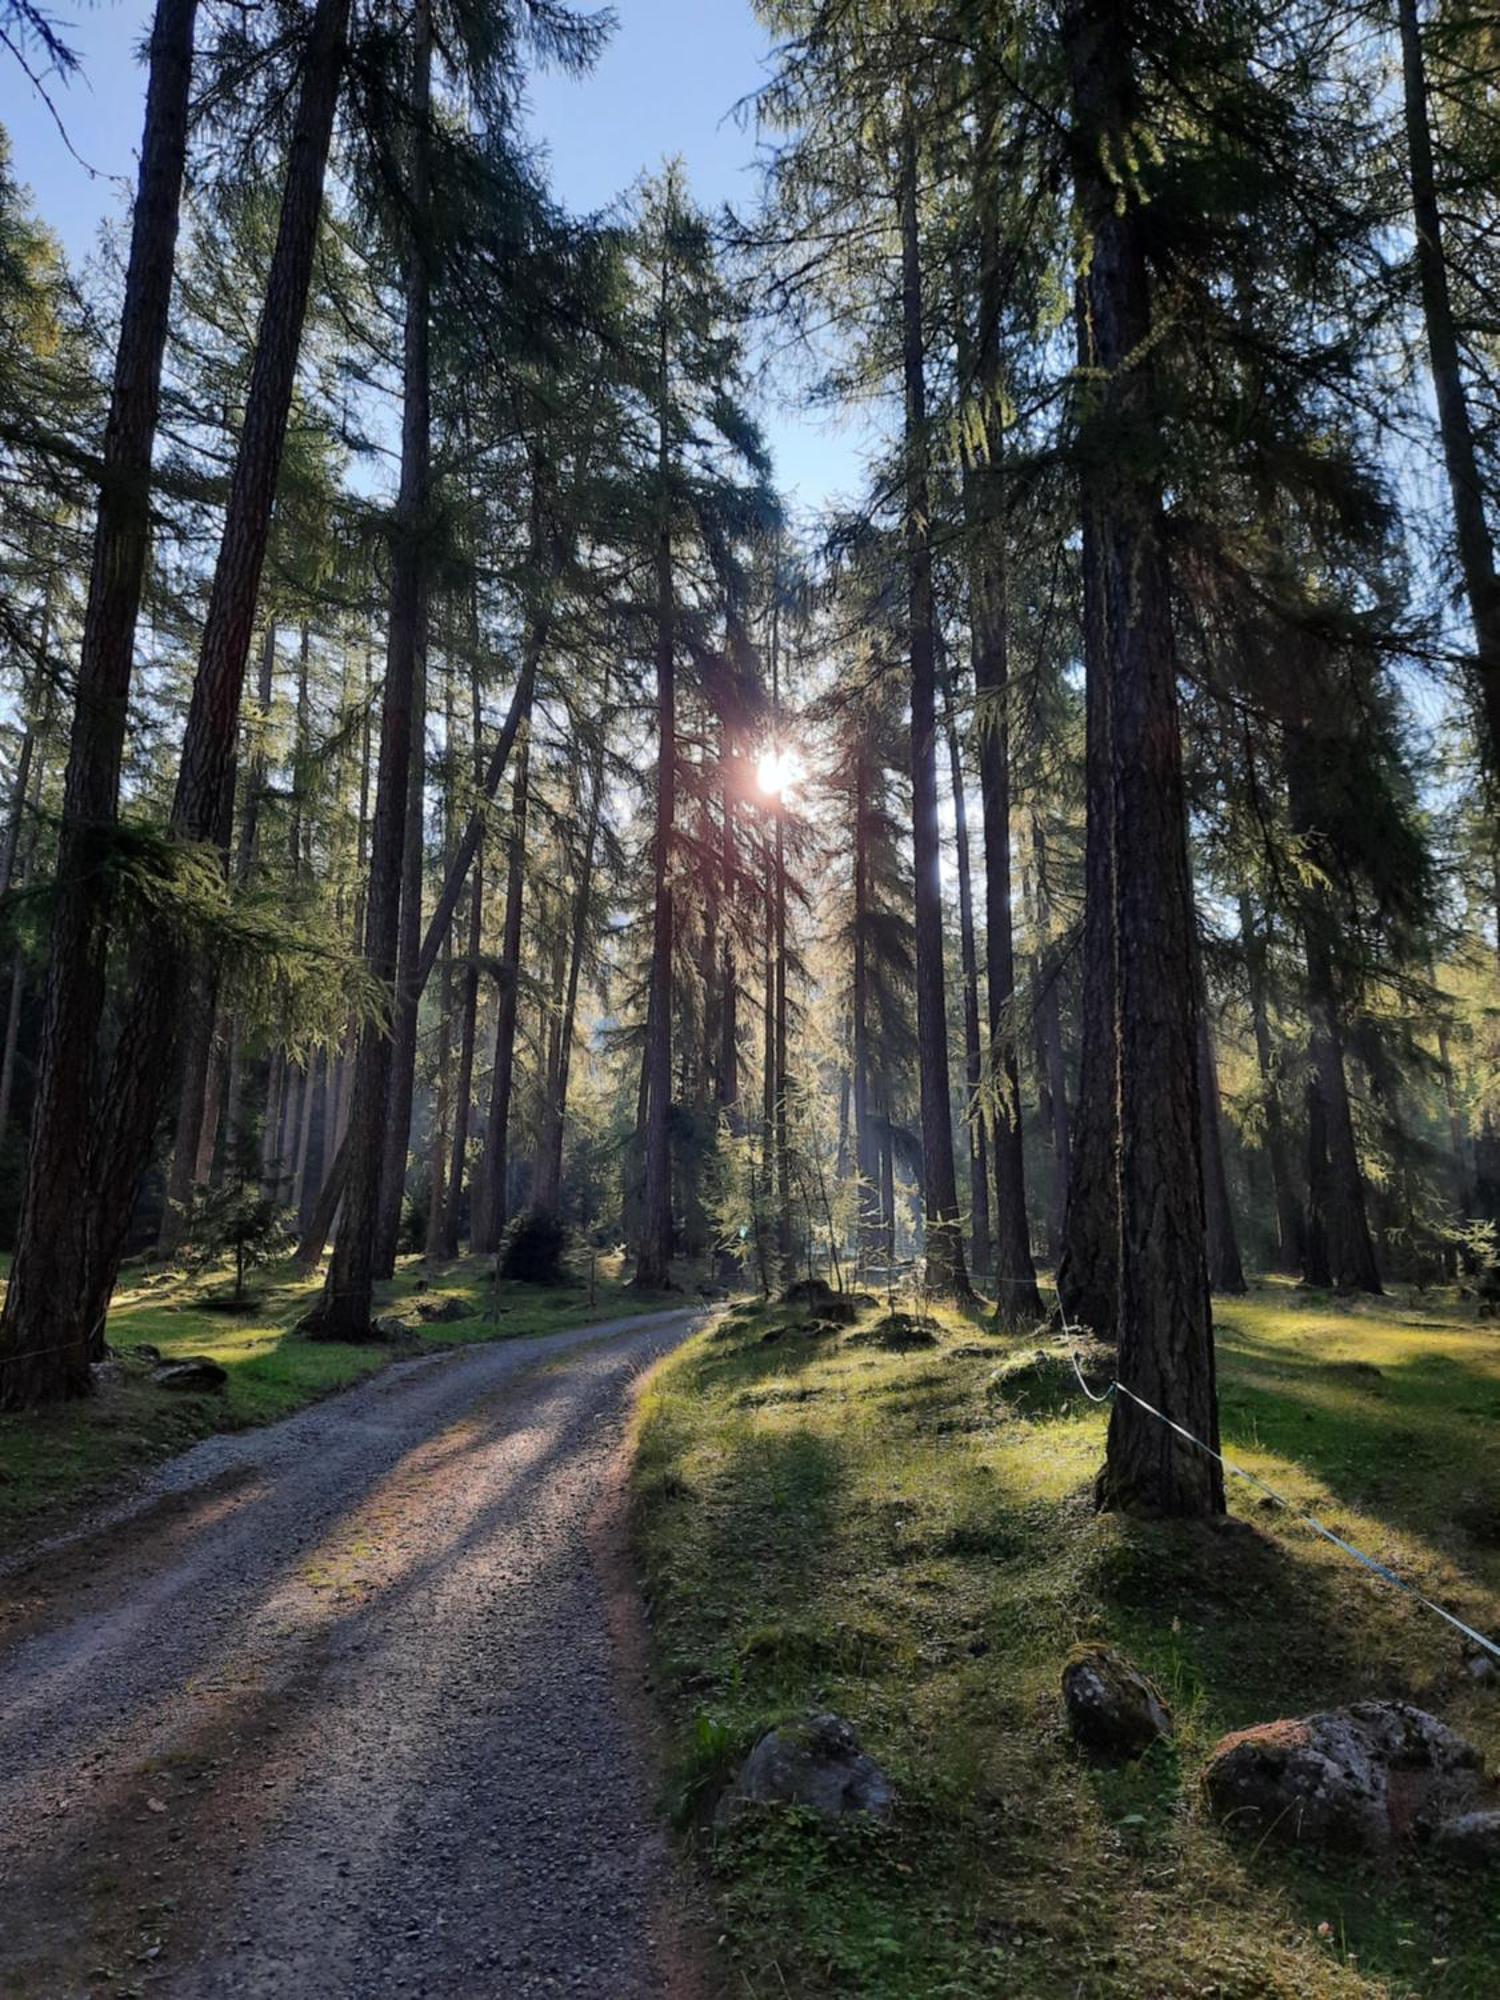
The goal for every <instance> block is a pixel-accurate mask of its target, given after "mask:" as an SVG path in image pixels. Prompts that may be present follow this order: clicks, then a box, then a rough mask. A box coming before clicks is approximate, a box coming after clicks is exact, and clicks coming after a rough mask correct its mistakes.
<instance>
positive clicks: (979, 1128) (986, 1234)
mask: <svg viewBox="0 0 1500 2000" xmlns="http://www.w3.org/2000/svg"><path fill="white" fill-rule="evenodd" d="M948 693H949V699H948V702H947V711H948V712H947V718H946V720H947V736H948V770H949V774H950V777H951V779H952V784H953V845H954V851H955V854H956V856H957V859H958V932H959V958H960V963H961V964H962V966H963V978H964V993H963V1001H964V1123H965V1127H966V1129H967V1131H968V1135H969V1242H970V1251H969V1263H970V1268H971V1269H972V1270H973V1271H974V1272H975V1274H976V1275H978V1276H987V1275H988V1274H989V1271H990V1268H991V1262H992V1260H991V1255H990V1160H989V1147H988V1145H987V1144H986V1143H985V1118H984V1105H983V1095H982V1092H983V1084H984V1051H983V1049H982V1047H981V1045H980V1040H979V952H978V948H977V946H976V944H975V939H974V886H973V882H972V879H971V873H972V871H971V865H970V861H969V808H968V800H967V798H966V796H965V790H966V782H967V781H966V774H965V771H964V761H963V750H962V746H961V745H960V743H959V737H958V725H957V723H956V722H955V721H954V719H953V707H952V697H951V690H949V691H948Z"/></svg>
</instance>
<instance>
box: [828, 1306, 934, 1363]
mask: <svg viewBox="0 0 1500 2000" xmlns="http://www.w3.org/2000/svg"><path fill="white" fill-rule="evenodd" d="M940 1332H941V1329H940V1328H939V1326H938V1323H937V1321H936V1320H935V1319H925V1318H923V1317H922V1316H921V1315H920V1314H918V1313H909V1312H889V1313H885V1314H883V1315H882V1316H881V1318H879V1319H878V1320H876V1322H875V1324H874V1325H873V1326H868V1327H866V1328H865V1329H864V1331H863V1332H862V1333H856V1334H854V1335H853V1336H852V1338H851V1340H850V1342H849V1344H850V1346H851V1347H881V1348H884V1349H885V1351H886V1352H887V1353H888V1354H906V1353H909V1352H911V1351H912V1350H913V1349H915V1348H919V1347H936V1346H937V1344H938V1337H939V1334H940Z"/></svg>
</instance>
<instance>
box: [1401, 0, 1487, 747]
mask: <svg viewBox="0 0 1500 2000" xmlns="http://www.w3.org/2000/svg"><path fill="white" fill-rule="evenodd" d="M1397 13H1398V16H1399V19H1400V26H1401V69H1402V83H1403V87H1404V101H1405V109H1406V145H1407V164H1408V169H1409V173H1410V178H1411V205H1412V221H1413V223H1414V224H1415V228H1416V239H1417V277H1418V281H1419V283H1420V285H1421V291H1422V316H1423V319H1424V321H1425V322H1426V327H1427V352H1428V356H1429V358H1430V360H1431V364H1432V387H1433V393H1434V395H1435V397H1436V400H1437V409H1438V428H1439V432H1440V434H1441V437H1442V442H1443V463H1444V466H1445V467H1446V469H1447V474H1448V492H1449V496H1450V498H1451V500H1452V503H1453V526H1454V541H1455V544H1456V546H1457V550H1458V563H1459V570H1460V573H1461V574H1462V576H1463V580H1464V595H1465V597H1466V598H1467V600H1468V606H1469V617H1470V620H1471V621H1472V623H1473V626H1474V647H1475V656H1474V681H1475V692H1476V694H1477V696H1478V708H1479V713H1480V717H1481V719H1482V723H1483V728H1484V733H1485V738H1486V750H1487V757H1486V762H1487V763H1488V766H1489V769H1490V770H1491V771H1492V772H1500V579H1497V578H1496V575H1495V547H1494V541H1493V538H1492V537H1491V534H1490V526H1489V522H1488V520H1487V519H1486V517H1485V511H1484V486H1483V482H1482V481H1481V478H1480V473H1479V461H1478V455H1477V453H1476V450H1475V446H1474V425H1473V421H1472V418H1471V416H1470V412H1469V401H1468V395H1467V393H1466V390H1465V387H1464V378H1463V366H1462V362H1461V360H1460V357H1459V343H1458V330H1457V327H1456V325H1455V322H1454V316H1453V298H1452V294H1451V292H1450V289H1449V285H1448V260H1447V255H1446V253H1445V251H1444V248H1443V226H1442V216H1441V213H1440V210H1439V207H1438V197H1437V177H1436V173H1435V171H1434V167H1433V159H1432V132H1431V127H1430V125H1429V122H1428V92H1427V74H1426V64H1425V61H1424V58H1423V53H1422V31H1421V22H1420V19H1419V17H1418V14H1417V0H1397Z"/></svg>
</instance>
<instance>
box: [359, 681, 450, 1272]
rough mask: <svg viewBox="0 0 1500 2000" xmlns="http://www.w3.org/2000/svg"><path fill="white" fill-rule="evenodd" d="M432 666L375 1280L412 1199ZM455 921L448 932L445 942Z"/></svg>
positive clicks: (400, 950) (399, 979)
mask: <svg viewBox="0 0 1500 2000" xmlns="http://www.w3.org/2000/svg"><path fill="white" fill-rule="evenodd" d="M426 799H427V661H426V645H425V641H424V644H423V645H422V646H420V647H419V648H418V651H417V663H416V671H415V673H414V675H413V683H412V719H411V760H410V763H409V765H408V767H407V793H406V829H405V835H404V840H403V847H402V857H401V919H400V934H399V943H398V946H397V963H396V991H395V1006H394V1009H393V1012H392V1017H391V1079H390V1093H389V1109H388V1111H387V1115H386V1124H385V1151H384V1154H383V1157H382V1159H381V1162H380V1206H379V1211H378V1215H377V1221H376V1234H375V1276H376V1277H377V1278H390V1277H393V1276H394V1275H395V1270H396V1248H397V1244H398V1242H399V1239H400V1235H401V1205H402V1202H403V1200H404V1199H405V1196H406V1156H407V1154H408V1152H409V1151H410V1148H411V1107H412V1098H413V1095H414V1093H415V1090H416V1077H417V1009H418V1006H419V1005H420V1002H421V998H422V988H423V986H424V985H425V984H426V981H425V980H424V979H422V978H421V977H420V976H419V968H418V961H419V959H420V956H421V950H422V862H423V857H424V851H425V841H426V831H427V829H426V824H425V820H426ZM451 929H452V923H451V921H450V922H449V924H448V925H447V926H446V927H445V928H444V930H443V936H444V937H445V938H446V937H447V936H448V934H449V931H450V930H451Z"/></svg>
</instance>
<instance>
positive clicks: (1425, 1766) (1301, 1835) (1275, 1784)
mask: <svg viewBox="0 0 1500 2000" xmlns="http://www.w3.org/2000/svg"><path fill="white" fill-rule="evenodd" d="M1203 1782H1204V1786H1205V1789H1206V1791H1207V1793H1208V1798H1209V1803H1210V1805H1211V1806H1212V1808H1213V1810H1214V1812H1215V1813H1216V1814H1217V1815H1218V1817H1219V1818H1220V1819H1222V1820H1224V1821H1226V1822H1227V1824H1229V1825H1230V1826H1231V1827H1234V1828H1235V1829H1237V1830H1239V1831H1243V1832H1247V1833H1251V1834H1253V1835H1255V1836H1256V1837H1262V1836H1264V1837H1268V1838H1269V1837H1274V1838H1276V1839H1278V1840H1284V1841H1308V1842H1311V1843H1313V1844H1314V1845H1318V1846H1327V1847H1344V1848H1354V1849H1359V1850H1362V1851H1364V1852H1366V1853H1380V1852H1383V1851H1385V1850H1387V1849H1389V1848H1390V1847H1392V1846H1394V1845H1395V1844H1396V1843H1397V1842H1399V1841H1402V1840H1404V1839H1407V1838H1409V1837H1412V1836H1418V1835H1431V1834H1433V1833H1435V1832H1436V1831H1437V1830H1438V1828H1439V1827H1440V1826H1442V1825H1443V1824H1444V1823H1445V1822H1454V1821H1457V1820H1458V1819H1460V1818H1461V1817H1463V1816H1464V1815H1466V1814H1467V1813H1468V1810H1469V1808H1471V1807H1472V1806H1473V1804H1474V1802H1475V1800H1476V1799H1477V1797H1478V1795H1479V1792H1480V1788H1481V1786H1482V1784H1483V1782H1484V1762H1483V1759H1482V1758H1481V1756H1480V1754H1479V1752H1478V1751H1477V1750H1476V1749H1475V1748H1474V1746H1473V1744H1472V1743H1466V1742H1465V1741H1464V1739H1463V1738H1462V1737H1461V1736H1459V1735H1457V1734H1456V1733H1455V1732H1454V1731H1453V1730H1451V1729H1450V1728H1449V1727H1448V1726H1447V1724H1446V1723H1443V1722H1439V1721H1438V1719H1437V1718H1436V1716H1432V1715H1428V1714H1427V1713H1426V1711H1425V1710H1424V1709H1420V1708H1414V1707H1413V1706H1412V1705H1411V1703H1410V1702H1404V1701H1357V1702H1355V1703H1353V1705H1352V1706H1351V1707H1349V1708H1334V1709H1328V1710H1326V1711H1324V1712H1323V1713H1321V1714H1318V1715H1305V1716H1302V1717H1300V1718H1299V1719H1295V1720H1292V1719H1283V1720H1281V1721H1278V1722H1267V1723H1263V1724H1261V1725H1260V1726H1259V1727H1257V1728H1255V1729H1242V1730H1240V1731H1238V1732H1237V1733H1236V1734H1234V1735H1232V1736H1226V1737H1225V1738H1224V1739H1223V1741H1222V1742H1221V1743H1220V1744H1219V1745H1218V1747H1217V1748H1216V1749H1215V1750H1214V1753H1213V1755H1212V1757H1211V1758H1210V1759H1209V1762H1208V1767H1207V1769H1206V1770H1205V1772H1204V1774H1203ZM1481 1817H1482V1815H1481Z"/></svg>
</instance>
